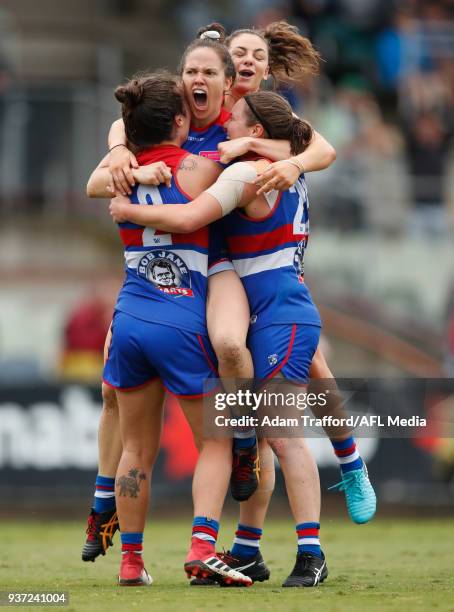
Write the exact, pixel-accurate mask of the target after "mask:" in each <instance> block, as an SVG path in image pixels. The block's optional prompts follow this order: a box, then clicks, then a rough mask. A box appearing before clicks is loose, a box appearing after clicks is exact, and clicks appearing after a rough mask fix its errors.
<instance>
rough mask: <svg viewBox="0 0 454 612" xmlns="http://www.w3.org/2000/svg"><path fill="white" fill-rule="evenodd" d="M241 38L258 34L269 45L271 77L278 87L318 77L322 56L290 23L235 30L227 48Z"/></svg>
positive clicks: (283, 22)
mask: <svg viewBox="0 0 454 612" xmlns="http://www.w3.org/2000/svg"><path fill="white" fill-rule="evenodd" d="M240 34H254V35H255V36H258V37H259V38H261V39H262V40H263V41H264V42H265V43H266V44H267V46H268V53H269V68H270V74H271V76H272V77H273V79H274V81H275V83H276V84H279V83H297V82H299V81H301V80H303V79H304V78H305V77H306V76H308V75H313V74H317V73H318V70H319V63H320V55H319V54H318V52H317V51H316V50H315V49H314V47H313V46H312V43H311V41H310V40H309V39H308V38H305V37H304V36H301V34H300V33H299V31H298V28H297V27H295V26H292V25H290V24H289V23H287V22H286V21H274V22H273V23H270V24H269V25H267V26H266V28H263V29H261V30H256V29H248V28H246V29H241V30H235V31H234V32H232V34H230V36H229V37H228V38H227V39H226V41H225V44H226V45H227V47H230V46H231V44H232V41H233V40H234V39H235V38H236V37H237V36H239V35H240Z"/></svg>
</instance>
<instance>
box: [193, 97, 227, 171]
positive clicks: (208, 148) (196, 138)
mask: <svg viewBox="0 0 454 612" xmlns="http://www.w3.org/2000/svg"><path fill="white" fill-rule="evenodd" d="M229 119H230V113H229V112H228V111H227V110H225V108H223V109H221V112H220V113H219V116H218V117H217V118H216V119H215V120H214V121H213V123H211V124H210V125H208V126H206V127H204V128H195V127H193V126H191V129H190V130H189V134H188V139H187V140H186V142H185V143H184V145H183V149H185V150H186V151H189V152H190V153H193V154H194V155H202V156H203V157H208V158H209V159H212V160H213V161H215V162H218V163H219V151H218V144H219V143H220V142H224V140H227V131H226V129H225V127H224V126H225V123H226V122H227V121H228V120H229Z"/></svg>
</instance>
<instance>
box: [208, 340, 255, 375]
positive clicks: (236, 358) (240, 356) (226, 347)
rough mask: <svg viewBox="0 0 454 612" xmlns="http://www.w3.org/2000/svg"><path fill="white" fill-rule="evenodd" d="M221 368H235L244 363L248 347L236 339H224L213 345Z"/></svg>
mask: <svg viewBox="0 0 454 612" xmlns="http://www.w3.org/2000/svg"><path fill="white" fill-rule="evenodd" d="M213 348H214V350H215V352H216V356H217V358H218V362H219V366H220V367H221V368H222V367H226V368H235V367H238V366H239V365H241V364H242V363H243V360H244V355H245V352H246V350H247V349H246V346H245V344H244V342H242V341H240V340H239V339H236V338H229V337H225V336H224V337H222V338H219V339H218V341H217V342H216V343H215V345H213Z"/></svg>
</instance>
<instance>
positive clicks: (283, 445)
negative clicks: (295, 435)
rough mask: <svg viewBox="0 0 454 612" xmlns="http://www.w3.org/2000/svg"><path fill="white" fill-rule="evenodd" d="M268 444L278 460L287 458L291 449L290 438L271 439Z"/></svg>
mask: <svg viewBox="0 0 454 612" xmlns="http://www.w3.org/2000/svg"><path fill="white" fill-rule="evenodd" d="M268 444H269V445H270V446H271V448H272V449H273V451H274V453H275V454H276V457H277V458H278V459H283V458H285V457H286V456H287V454H288V452H289V451H290V448H291V439H290V438H270V439H268Z"/></svg>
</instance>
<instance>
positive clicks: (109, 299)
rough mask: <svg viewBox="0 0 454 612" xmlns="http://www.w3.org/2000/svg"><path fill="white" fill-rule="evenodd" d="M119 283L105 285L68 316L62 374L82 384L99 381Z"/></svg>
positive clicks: (106, 282) (98, 288)
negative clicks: (83, 382) (82, 382)
mask: <svg viewBox="0 0 454 612" xmlns="http://www.w3.org/2000/svg"><path fill="white" fill-rule="evenodd" d="M117 290H118V286H117V283H113V282H111V281H105V282H103V283H101V284H100V285H98V286H96V287H94V288H93V291H92V292H91V293H90V294H88V295H87V297H85V298H84V299H83V300H81V301H80V302H78V303H77V304H76V305H75V307H74V309H73V310H72V311H71V312H70V313H69V315H68V318H67V321H66V323H65V328H64V337H63V352H62V360H61V374H62V376H63V377H64V378H68V379H71V380H80V381H86V382H90V381H96V380H99V378H100V376H101V372H102V367H103V352H104V343H105V340H106V334H107V331H108V329H109V326H110V323H111V320H112V314H113V307H114V304H115V297H116V293H117Z"/></svg>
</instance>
